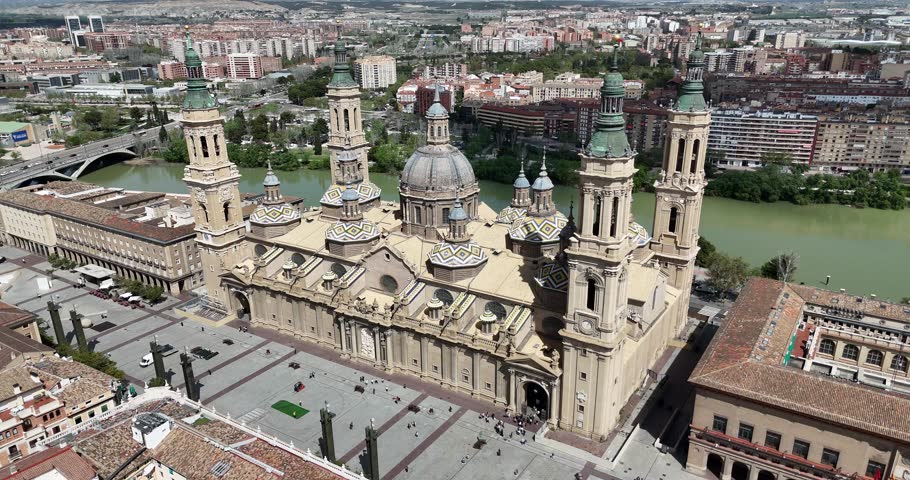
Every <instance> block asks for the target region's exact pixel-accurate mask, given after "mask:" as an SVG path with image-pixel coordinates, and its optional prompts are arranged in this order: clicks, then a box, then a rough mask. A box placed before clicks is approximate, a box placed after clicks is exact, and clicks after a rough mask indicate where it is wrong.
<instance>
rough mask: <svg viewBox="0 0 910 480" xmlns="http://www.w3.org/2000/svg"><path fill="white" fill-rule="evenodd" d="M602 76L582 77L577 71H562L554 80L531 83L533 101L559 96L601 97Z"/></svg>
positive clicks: (537, 101) (552, 98)
mask: <svg viewBox="0 0 910 480" xmlns="http://www.w3.org/2000/svg"><path fill="white" fill-rule="evenodd" d="M602 86H603V79H601V78H581V76H580V75H578V74H575V73H571V72H569V73H561V74H559V75H557V76H556V78H555V79H554V80H552V81H547V82H542V83H533V84H531V101H532V102H535V103H539V102H546V101H548V100H555V99H557V98H600V87H602Z"/></svg>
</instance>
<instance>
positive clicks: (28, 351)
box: [0, 328, 54, 368]
mask: <svg viewBox="0 0 910 480" xmlns="http://www.w3.org/2000/svg"><path fill="white" fill-rule="evenodd" d="M0 351H2V352H4V353H3V354H2V355H0V368H3V367H5V366H7V365H9V364H10V362H12V359H13V356H14V354H15V356H17V357H18V356H20V355H26V356H27V357H34V356H37V355H51V354H52V353H53V352H54V349H52V348H50V347H48V346H47V345H44V344H43V343H41V342H39V341H37V340H32V339H31V338H28V337H26V336H25V335H22V334H20V333H17V332H14V331H12V330H8V329H5V328H0Z"/></svg>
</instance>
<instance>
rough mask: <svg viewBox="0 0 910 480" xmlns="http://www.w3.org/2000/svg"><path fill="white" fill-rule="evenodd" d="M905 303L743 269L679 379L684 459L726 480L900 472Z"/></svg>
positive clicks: (906, 389)
mask: <svg viewBox="0 0 910 480" xmlns="http://www.w3.org/2000/svg"><path fill="white" fill-rule="evenodd" d="M908 329H910V309H908V308H907V307H906V306H902V305H897V304H892V303H887V302H883V301H881V300H879V299H877V298H875V296H874V295H873V296H871V297H858V296H852V295H848V294H846V293H833V292H830V291H827V290H822V289H817V288H812V287H806V286H803V285H794V284H785V283H782V282H778V281H774V280H769V279H763V278H753V279H751V280H750V281H749V283H748V284H747V285H746V287H745V288H744V289H743V291H742V293H740V295H739V297H738V299H737V302H736V304H735V305H734V306H733V308H732V309H731V310H730V313H729V315H728V316H727V318H726V319H725V320H724V322H723V323H722V325H721V327H720V329H719V330H718V332H717V333H716V334H715V336H714V339H713V340H712V342H711V345H710V346H709V347H708V349H707V350H706V351H705V353H704V355H703V356H702V359H701V361H700V362H699V364H698V365H697V366H696V368H695V370H694V371H693V372H692V375H691V376H690V378H689V382H690V383H691V384H692V385H693V386H694V387H695V403H694V412H693V417H692V427H691V430H690V435H689V440H690V446H689V453H688V460H687V464H686V467H687V469H689V470H690V471H692V472H693V473H696V474H705V473H710V474H712V475H714V476H715V477H716V478H725V479H732V480H748V479H752V480H756V479H757V480H774V479H792V480H818V479H830V480H846V479H851V480H873V479H875V480H881V479H885V478H907V477H908V476H910V458H908V457H907V452H908V448H910V420H908V419H910V396H908V395H907V393H910V378H908V365H910V362H908V357H907V355H908V353H907V351H908V346H910V345H908V337H907V330H908Z"/></svg>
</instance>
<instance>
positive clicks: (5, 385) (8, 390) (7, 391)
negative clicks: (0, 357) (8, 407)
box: [0, 366, 43, 399]
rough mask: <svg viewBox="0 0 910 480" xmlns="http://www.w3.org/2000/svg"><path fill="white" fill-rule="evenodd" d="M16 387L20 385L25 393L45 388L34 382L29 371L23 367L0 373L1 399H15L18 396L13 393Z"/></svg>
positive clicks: (11, 368) (8, 369)
mask: <svg viewBox="0 0 910 480" xmlns="http://www.w3.org/2000/svg"><path fill="white" fill-rule="evenodd" d="M14 385H19V388H21V389H22V391H23V392H28V391H30V390H33V389H35V388H40V387H43V385H40V384H37V383H35V382H33V381H32V378H31V375H30V374H29V372H28V370H26V369H24V368H22V367H21V366H16V367H10V368H7V369H6V370H3V371H0V399H7V398H13V397H15V396H16V394H15V393H13V386H14Z"/></svg>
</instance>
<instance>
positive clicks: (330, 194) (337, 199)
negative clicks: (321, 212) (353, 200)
mask: <svg viewBox="0 0 910 480" xmlns="http://www.w3.org/2000/svg"><path fill="white" fill-rule="evenodd" d="M355 188H356V189H357V194H358V195H360V203H366V202H369V201H371V200H375V199H377V198H379V194H380V193H382V190H380V189H379V187H377V186H376V184H374V183H370V182H360V183H358V184H357V185H356V187H355ZM345 190H347V187H346V186H344V185H332V186H331V187H329V189H328V190H326V191H325V193H324V194H323V195H322V198H321V199H320V200H319V203H321V204H323V205H332V206H336V207H340V206H341V196H342V195H343V194H344V191H345Z"/></svg>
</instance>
